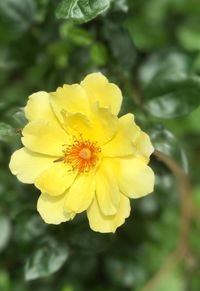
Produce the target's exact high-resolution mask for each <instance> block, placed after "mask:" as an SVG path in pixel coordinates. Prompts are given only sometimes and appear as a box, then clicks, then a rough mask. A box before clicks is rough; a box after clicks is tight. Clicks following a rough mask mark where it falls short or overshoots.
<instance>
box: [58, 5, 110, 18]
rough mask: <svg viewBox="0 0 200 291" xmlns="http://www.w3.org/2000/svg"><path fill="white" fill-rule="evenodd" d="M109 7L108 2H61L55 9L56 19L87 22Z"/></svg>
mask: <svg viewBox="0 0 200 291" xmlns="http://www.w3.org/2000/svg"><path fill="white" fill-rule="evenodd" d="M109 7H110V0H101V1H98V0H62V1H61V2H60V4H59V5H58V7H57V10H56V16H57V18H66V19H74V20H77V21H78V22H88V21H90V20H91V19H93V18H95V17H96V16H98V15H99V14H101V13H103V12H105V11H106V10H107V9H108V8H109Z"/></svg>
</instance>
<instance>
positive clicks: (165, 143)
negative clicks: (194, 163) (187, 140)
mask: <svg viewBox="0 0 200 291" xmlns="http://www.w3.org/2000/svg"><path fill="white" fill-rule="evenodd" d="M149 134H150V136H151V140H152V142H153V145H154V148H155V149H157V150H159V151H161V152H163V153H164V154H166V155H168V156H169V157H171V158H173V159H174V160H176V161H177V162H178V163H179V164H180V165H181V166H182V167H183V168H184V169H185V171H186V172H188V161H187V156H186V154H185V151H184V148H183V146H182V145H181V142H180V141H179V140H178V139H177V138H176V136H175V135H174V134H173V133H172V132H170V131H169V130H168V129H166V128H164V127H163V126H162V125H156V126H155V127H154V128H153V127H151V130H150V131H149Z"/></svg>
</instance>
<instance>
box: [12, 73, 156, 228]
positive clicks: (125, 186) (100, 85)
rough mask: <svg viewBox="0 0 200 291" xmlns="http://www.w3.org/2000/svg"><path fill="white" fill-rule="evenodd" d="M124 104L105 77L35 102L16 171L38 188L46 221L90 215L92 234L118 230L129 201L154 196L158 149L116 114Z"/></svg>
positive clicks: (14, 161)
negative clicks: (155, 151) (153, 158)
mask: <svg viewBox="0 0 200 291" xmlns="http://www.w3.org/2000/svg"><path fill="white" fill-rule="evenodd" d="M121 102H122V95H121V91H120V89H119V88H118V87H117V86H116V85H115V84H112V83H109V82H108V80H107V79H106V77H105V76H103V75H102V74H101V73H93V74H89V75H88V76H87V77H86V78H85V79H84V80H83V81H82V82H81V83H80V85H79V84H73V85H64V86H63V87H59V88H58V89H57V90H56V92H53V93H46V92H37V93H35V94H33V95H31V96H30V97H29V101H28V103H27V105H26V107H25V115H26V118H27V119H28V121H29V123H28V124H27V125H26V126H25V127H24V129H23V131H22V135H23V137H22V143H23V145H24V147H23V148H21V149H19V150H17V151H16V152H14V154H13V155H12V157H11V161H10V169H11V171H12V173H13V174H14V175H16V176H17V177H18V179H19V180H20V181H22V182H23V183H30V184H32V183H33V184H35V186H36V187H37V188H38V189H40V191H41V195H40V197H39V200H38V204H37V209H38V211H39V213H40V215H41V217H42V218H43V220H44V221H45V222H46V223H51V224H59V223H61V222H64V221H67V220H70V219H73V217H74V216H75V215H76V214H77V213H81V212H83V211H86V212H87V217H88V220H89V224H90V227H91V228H92V229H93V230H95V231H99V232H115V230H116V228H117V227H119V226H120V225H122V224H123V223H124V221H125V219H126V218H127V217H128V216H129V214H130V201H129V198H139V197H142V196H144V195H146V194H148V193H150V192H152V191H153V186H154V174H153V171H152V170H151V168H150V167H148V166H147V164H148V162H149V156H150V154H151V153H152V152H153V147H152V144H151V142H150V139H149V137H148V135H147V134H145V133H144V132H143V131H141V130H140V128H139V127H138V126H137V125H136V124H135V122H134V116H133V115H132V114H130V113H129V114H126V115H124V116H122V117H120V118H119V117H117V115H118V113H119V110H120V107H121Z"/></svg>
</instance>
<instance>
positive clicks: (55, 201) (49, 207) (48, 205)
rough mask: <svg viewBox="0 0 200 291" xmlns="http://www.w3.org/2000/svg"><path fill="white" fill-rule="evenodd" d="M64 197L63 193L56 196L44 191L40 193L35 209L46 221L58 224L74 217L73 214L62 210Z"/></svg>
mask: <svg viewBox="0 0 200 291" xmlns="http://www.w3.org/2000/svg"><path fill="white" fill-rule="evenodd" d="M64 199H65V195H64V194H63V195H62V196H58V197H52V196H50V195H48V194H46V193H42V194H41V195H40V197H39V199H38V202H37V210H38V212H39V213H40V215H41V217H42V219H43V220H44V221H45V222H46V223H49V224H60V223H61V222H65V221H67V220H70V219H73V218H74V214H72V213H67V212H65V211H64V209H63V205H64Z"/></svg>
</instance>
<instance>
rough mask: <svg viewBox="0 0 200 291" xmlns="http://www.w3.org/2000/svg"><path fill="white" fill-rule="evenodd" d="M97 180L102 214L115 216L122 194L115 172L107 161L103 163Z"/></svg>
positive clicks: (96, 176) (98, 198) (97, 194)
mask: <svg viewBox="0 0 200 291" xmlns="http://www.w3.org/2000/svg"><path fill="white" fill-rule="evenodd" d="M95 179H96V197H97V201H98V204H99V208H100V209H101V212H102V213H103V214H104V215H113V214H115V213H116V212H117V209H118V205H119V201H120V192H119V188H118V185H117V181H116V178H115V176H114V174H113V171H112V169H111V168H110V167H109V164H108V163H107V162H106V160H104V161H103V162H102V163H101V166H100V168H99V169H98V171H97V173H96V175H95Z"/></svg>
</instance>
